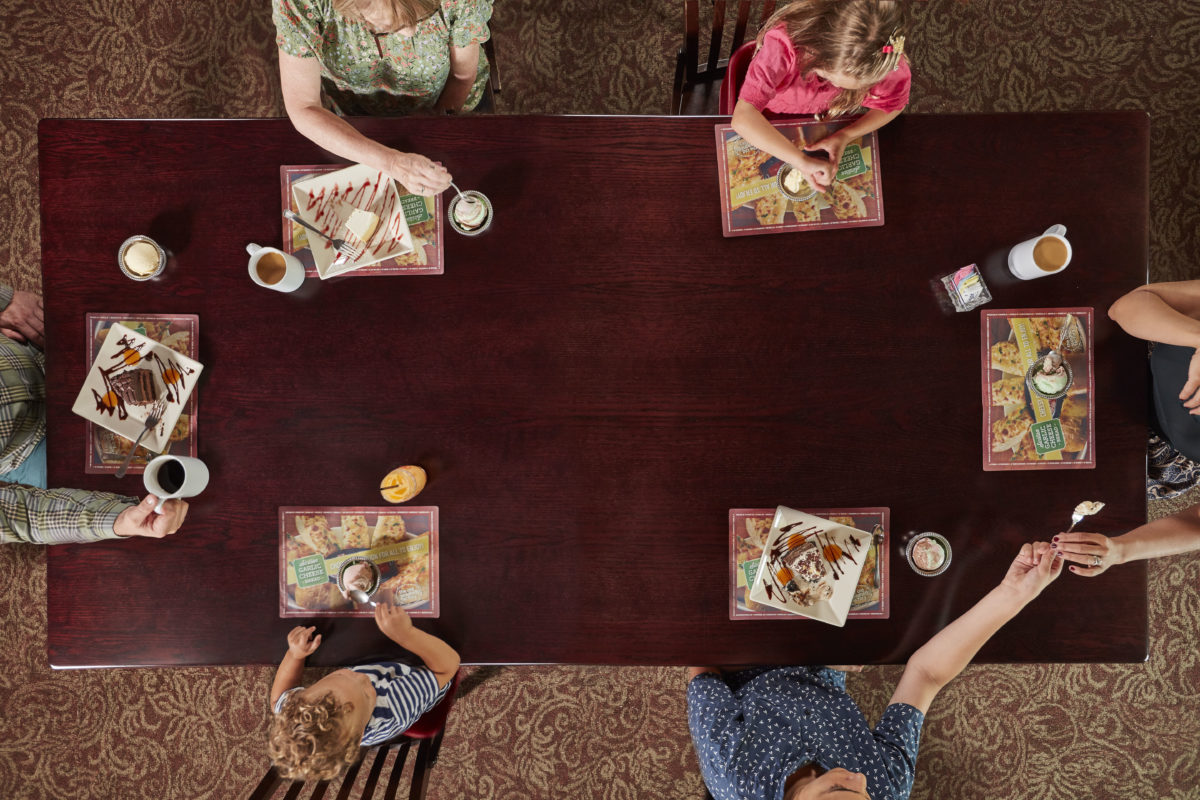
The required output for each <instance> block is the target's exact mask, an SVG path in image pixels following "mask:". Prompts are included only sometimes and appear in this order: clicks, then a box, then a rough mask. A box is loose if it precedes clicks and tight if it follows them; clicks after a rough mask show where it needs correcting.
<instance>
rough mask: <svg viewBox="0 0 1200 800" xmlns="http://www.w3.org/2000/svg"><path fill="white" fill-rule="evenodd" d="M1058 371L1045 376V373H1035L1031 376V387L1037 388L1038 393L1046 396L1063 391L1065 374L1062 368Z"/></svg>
mask: <svg viewBox="0 0 1200 800" xmlns="http://www.w3.org/2000/svg"><path fill="white" fill-rule="evenodd" d="M1058 370H1059V371H1057V372H1052V373H1050V374H1046V373H1045V372H1038V373H1035V374H1034V376H1033V385H1034V386H1036V387H1037V388H1038V391H1040V392H1044V393H1046V394H1058V393H1059V392H1061V391H1062V390H1063V389H1065V388H1067V373H1066V370H1064V369H1063V368H1062V367H1059V368H1058Z"/></svg>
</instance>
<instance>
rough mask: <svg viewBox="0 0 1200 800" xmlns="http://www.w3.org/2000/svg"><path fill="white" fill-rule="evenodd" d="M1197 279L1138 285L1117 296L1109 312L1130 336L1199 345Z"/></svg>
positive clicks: (1199, 308)
mask: <svg viewBox="0 0 1200 800" xmlns="http://www.w3.org/2000/svg"><path fill="white" fill-rule="evenodd" d="M1197 310H1200V281H1184V282H1182V283H1162V284H1153V285H1150V286H1139V287H1138V288H1137V289H1135V290H1133V291H1132V292H1130V293H1129V294H1127V295H1125V296H1124V297H1122V298H1120V299H1119V300H1117V302H1115V303H1113V304H1112V306H1111V307H1110V308H1109V309H1108V316H1109V317H1110V318H1111V319H1112V320H1113V322H1116V323H1117V324H1118V325H1120V326H1121V327H1122V328H1123V329H1124V330H1125V332H1126V333H1128V334H1129V335H1130V336H1136V337H1137V338H1139V339H1146V340H1148V341H1152V342H1162V343H1164V344H1174V345H1180V346H1183V347H1200V320H1196V319H1194V318H1193V317H1192V316H1190V314H1191V313H1196V311H1197Z"/></svg>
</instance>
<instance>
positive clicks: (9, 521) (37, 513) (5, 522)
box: [0, 483, 138, 544]
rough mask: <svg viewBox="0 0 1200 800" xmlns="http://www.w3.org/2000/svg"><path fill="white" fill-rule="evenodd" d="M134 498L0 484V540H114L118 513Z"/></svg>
mask: <svg viewBox="0 0 1200 800" xmlns="http://www.w3.org/2000/svg"><path fill="white" fill-rule="evenodd" d="M137 503H138V501H137V498H134V497H126V496H124V495H118V494H110V493H108V492H93V491H88V490H85V489H37V488H35V487H32V486H23V485H20V484H12V483H10V484H3V485H0V542H29V543H31V544H72V543H79V542H94V541H99V540H101V539H115V538H117V534H116V533H115V532H114V531H113V526H114V525H115V524H116V521H117V517H119V516H120V515H121V512H122V511H124V510H125V509H127V508H130V507H132V506H136V505H137Z"/></svg>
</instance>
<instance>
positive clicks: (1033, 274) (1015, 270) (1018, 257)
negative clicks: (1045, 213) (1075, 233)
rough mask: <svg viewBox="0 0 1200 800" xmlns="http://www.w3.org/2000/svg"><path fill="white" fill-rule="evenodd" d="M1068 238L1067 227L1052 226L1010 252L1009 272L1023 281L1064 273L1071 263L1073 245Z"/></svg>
mask: <svg viewBox="0 0 1200 800" xmlns="http://www.w3.org/2000/svg"><path fill="white" fill-rule="evenodd" d="M1066 236H1067V228H1066V226H1065V225H1051V226H1050V227H1049V228H1047V229H1046V232H1045V233H1043V234H1042V235H1041V236H1035V237H1033V238H1032V239H1026V240H1025V241H1023V242H1021V243H1020V244H1019V245H1017V246H1016V247H1014V248H1013V249H1012V250H1009V251H1008V271H1009V272H1011V273H1012V274H1013V275H1016V276H1017V277H1018V278H1020V279H1021V280H1023V281H1030V280H1033V279H1034V278H1044V277H1045V276H1047V275H1054V274H1055V273H1058V272H1062V271H1063V270H1064V269H1066V268H1067V264H1070V263H1071V243H1070V242H1068V241H1067V239H1066ZM1064 248H1065V251H1066V256H1065V257H1064V255H1063V251H1064Z"/></svg>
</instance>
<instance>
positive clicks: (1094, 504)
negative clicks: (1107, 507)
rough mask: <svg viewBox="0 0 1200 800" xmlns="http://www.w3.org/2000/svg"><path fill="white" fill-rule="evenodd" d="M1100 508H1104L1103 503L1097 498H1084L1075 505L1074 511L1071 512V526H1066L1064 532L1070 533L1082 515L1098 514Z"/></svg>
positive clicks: (1081, 519) (1081, 518) (1080, 520)
mask: <svg viewBox="0 0 1200 800" xmlns="http://www.w3.org/2000/svg"><path fill="white" fill-rule="evenodd" d="M1102 508H1104V503H1102V502H1100V501H1099V500H1084V501H1083V502H1082V503H1080V504H1079V505H1077V506H1075V511H1074V512H1073V513H1072V514H1071V527H1070V528H1067V530H1066V532H1067V533H1070V532H1071V531H1072V530H1073V529H1074V528H1075V526H1076V525H1078V524H1079V523H1080V522H1082V521H1083V518H1084V517H1090V516H1091V515H1092V514H1099V513H1100V509H1102Z"/></svg>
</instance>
